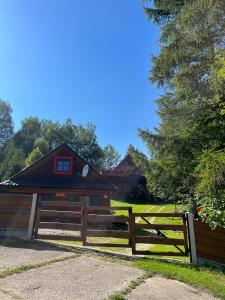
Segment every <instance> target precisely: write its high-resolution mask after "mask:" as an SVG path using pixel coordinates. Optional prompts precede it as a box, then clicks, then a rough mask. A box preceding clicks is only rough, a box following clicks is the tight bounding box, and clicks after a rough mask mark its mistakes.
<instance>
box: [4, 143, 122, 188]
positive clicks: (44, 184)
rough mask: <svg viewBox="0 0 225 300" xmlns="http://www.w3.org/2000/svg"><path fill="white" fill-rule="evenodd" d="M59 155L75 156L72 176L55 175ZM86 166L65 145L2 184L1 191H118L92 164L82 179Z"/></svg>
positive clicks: (84, 162) (83, 161) (82, 160)
mask: <svg viewBox="0 0 225 300" xmlns="http://www.w3.org/2000/svg"><path fill="white" fill-rule="evenodd" d="M58 155H59V156H63V155H65V156H68V155H71V156H73V158H74V161H75V162H74V169H73V173H72V175H53V163H54V157H55V156H58ZM85 164H88V163H87V162H86V161H85V160H84V159H83V158H81V157H80V156H79V155H78V154H77V153H76V152H75V151H74V150H73V149H72V148H71V147H70V146H69V145H67V144H65V143H64V144H62V145H60V146H58V147H57V148H55V149H54V150H52V151H50V152H49V153H47V154H46V155H45V156H43V157H42V158H41V159H39V160H37V161H36V162H34V163H33V164H31V165H30V166H28V167H26V168H24V169H23V170H21V171H20V172H18V173H17V174H15V175H14V176H12V177H11V178H9V179H8V180H5V181H3V182H1V183H0V189H2V190H4V189H10V188H14V189H15V188H16V189H20V188H25V189H26V188H27V189H29V188H37V189H46V188H47V189H73V190H94V191H116V190H117V188H116V186H114V185H113V184H112V183H111V182H110V181H109V180H108V179H107V178H105V176H103V175H101V174H100V173H99V172H98V171H96V170H95V169H94V168H93V167H92V166H90V164H88V165H89V167H90V171H89V174H88V175H87V176H86V177H85V178H84V177H82V176H81V172H82V169H83V166H84V165H85Z"/></svg>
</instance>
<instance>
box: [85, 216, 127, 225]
mask: <svg viewBox="0 0 225 300" xmlns="http://www.w3.org/2000/svg"><path fill="white" fill-rule="evenodd" d="M128 221H129V217H125V216H111V215H88V222H90V223H113V222H121V223H122V222H128Z"/></svg>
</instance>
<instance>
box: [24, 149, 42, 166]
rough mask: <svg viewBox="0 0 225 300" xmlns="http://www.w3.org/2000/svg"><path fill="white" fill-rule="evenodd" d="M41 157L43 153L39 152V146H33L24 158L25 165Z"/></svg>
mask: <svg viewBox="0 0 225 300" xmlns="http://www.w3.org/2000/svg"><path fill="white" fill-rule="evenodd" d="M42 157H43V153H42V152H41V150H40V148H39V147H37V148H34V149H33V150H32V151H31V153H30V154H29V155H28V157H27V158H26V160H25V165H26V166H29V165H31V164H32V163H33V162H35V161H36V160H38V159H40V158H42Z"/></svg>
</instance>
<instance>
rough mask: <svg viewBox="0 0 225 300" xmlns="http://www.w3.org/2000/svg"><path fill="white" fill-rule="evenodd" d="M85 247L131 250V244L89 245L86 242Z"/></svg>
mask: <svg viewBox="0 0 225 300" xmlns="http://www.w3.org/2000/svg"><path fill="white" fill-rule="evenodd" d="M85 246H90V247H111V248H113V247H116V248H129V247H130V246H129V244H110V243H89V242H86V243H85Z"/></svg>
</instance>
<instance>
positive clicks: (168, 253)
mask: <svg viewBox="0 0 225 300" xmlns="http://www.w3.org/2000/svg"><path fill="white" fill-rule="evenodd" d="M133 254H137V255H160V256H162V255H163V256H188V254H186V253H183V252H153V251H143V250H135V251H134V253H133Z"/></svg>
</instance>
